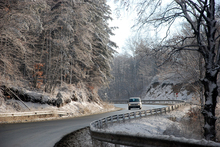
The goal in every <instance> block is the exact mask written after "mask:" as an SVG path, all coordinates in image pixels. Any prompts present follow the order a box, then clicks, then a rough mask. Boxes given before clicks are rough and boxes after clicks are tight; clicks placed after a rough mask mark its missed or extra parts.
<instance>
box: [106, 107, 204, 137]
mask: <svg viewBox="0 0 220 147" xmlns="http://www.w3.org/2000/svg"><path fill="white" fill-rule="evenodd" d="M190 109H191V110H192V107H190V106H187V107H183V108H180V109H178V110H176V111H173V112H170V113H167V114H163V115H156V116H149V117H146V118H141V119H138V120H131V121H129V122H126V123H121V124H114V125H112V126H110V127H108V128H106V129H105V131H107V132H112V133H123V134H132V135H140V136H150V135H173V136H175V137H185V138H189V139H192V138H193V139H202V130H201V128H202V124H200V123H201V122H200V119H197V120H196V121H195V120H193V119H192V118H190V117H189V115H188V113H189V112H190V111H189V110H190Z"/></svg>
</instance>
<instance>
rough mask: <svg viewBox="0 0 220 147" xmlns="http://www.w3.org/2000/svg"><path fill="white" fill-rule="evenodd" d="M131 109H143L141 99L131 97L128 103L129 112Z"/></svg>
mask: <svg viewBox="0 0 220 147" xmlns="http://www.w3.org/2000/svg"><path fill="white" fill-rule="evenodd" d="M131 108H139V109H141V108H142V103H141V98H139V97H131V98H129V101H128V110H131Z"/></svg>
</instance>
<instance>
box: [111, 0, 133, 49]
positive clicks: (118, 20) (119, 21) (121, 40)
mask: <svg viewBox="0 0 220 147" xmlns="http://www.w3.org/2000/svg"><path fill="white" fill-rule="evenodd" d="M108 5H110V7H111V9H112V15H111V17H112V18H113V20H112V21H109V25H110V27H118V29H116V30H114V31H113V32H114V34H115V35H114V36H111V40H112V41H114V42H116V43H117V45H118V46H119V48H118V49H117V51H118V52H119V53H121V52H122V48H123V46H125V42H126V39H128V38H129V37H130V36H131V35H132V32H131V27H132V25H133V21H132V19H134V15H133V16H132V15H131V14H129V12H123V11H121V16H120V17H118V16H117V13H116V11H115V8H116V7H117V6H116V4H115V3H114V0H108Z"/></svg>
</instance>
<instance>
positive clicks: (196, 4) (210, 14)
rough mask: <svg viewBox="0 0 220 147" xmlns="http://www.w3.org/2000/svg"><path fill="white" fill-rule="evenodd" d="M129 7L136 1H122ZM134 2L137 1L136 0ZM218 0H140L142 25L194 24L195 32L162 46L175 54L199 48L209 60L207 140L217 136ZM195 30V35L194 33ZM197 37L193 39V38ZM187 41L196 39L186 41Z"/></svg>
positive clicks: (138, 9) (206, 68)
mask: <svg viewBox="0 0 220 147" xmlns="http://www.w3.org/2000/svg"><path fill="white" fill-rule="evenodd" d="M121 2H122V3H123V4H125V6H127V7H129V6H130V5H131V4H133V3H135V2H134V1H132V0H131V1H128V2H127V1H126V3H124V1H123V0H122V1H121ZM132 2H133V3H132ZM216 2H217V1H215V0H173V1H171V2H167V3H166V6H164V5H163V3H164V1H162V0H140V1H136V4H137V5H136V6H137V7H136V8H137V11H138V22H137V26H138V27H139V28H146V27H147V26H148V25H149V24H151V25H154V26H155V27H161V26H163V25H166V26H168V27H167V28H168V31H167V34H168V33H169V31H170V29H172V27H174V26H172V24H174V22H175V21H183V20H185V21H186V22H187V23H188V24H189V25H190V27H191V31H192V33H190V34H189V35H188V36H181V37H179V39H178V41H177V42H176V43H175V44H174V43H172V42H171V43H170V44H165V45H161V47H160V48H159V50H163V51H164V50H166V51H168V52H169V54H168V55H169V57H171V56H172V55H173V54H174V53H175V52H178V51H180V50H190V51H197V52H199V53H200V54H201V55H202V57H203V59H204V61H205V76H204V78H203V79H201V81H202V83H203V85H204V89H205V92H204V95H205V105H204V108H203V110H202V114H203V116H204V121H205V125H204V136H205V138H206V139H207V140H215V137H216V132H215V122H216V117H215V108H216V102H217V101H216V98H217V96H218V91H217V88H218V85H217V83H216V82H217V75H218V73H219V69H220V45H219V42H220V39H219V32H217V25H216V24H218V23H219V21H216V10H215V9H216ZM191 34H192V35H191ZM192 40H193V41H192ZM185 42H192V44H188V43H187V44H186V43H185Z"/></svg>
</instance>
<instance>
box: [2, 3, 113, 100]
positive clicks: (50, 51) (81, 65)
mask: <svg viewBox="0 0 220 147" xmlns="http://www.w3.org/2000/svg"><path fill="white" fill-rule="evenodd" d="M110 14H111V12H110V8H109V6H108V5H107V4H106V1H105V0H101V1H100V0H99V1H91V0H87V1H85V0H3V1H0V51H1V52H0V74H1V77H3V78H1V80H2V81H4V80H5V79H6V78H7V79H10V80H13V79H14V80H15V79H16V80H21V79H25V80H26V83H28V84H29V86H30V87H34V88H38V89H42V90H45V91H46V92H51V91H53V90H54V89H55V88H56V87H57V86H62V85H63V83H68V84H73V85H77V86H78V87H80V85H81V86H82V85H83V86H84V87H86V88H87V91H90V93H92V94H94V93H96V92H97V91H94V89H95V90H97V89H98V88H99V87H100V86H101V85H104V84H106V83H108V80H107V79H108V77H110V76H111V74H110V62H111V60H112V57H113V53H114V50H113V48H114V47H116V44H115V43H114V42H112V41H111V40H110V35H113V33H112V28H109V27H108V23H107V21H108V20H109V19H111V17H110ZM96 98H97V99H98V96H97V97H96Z"/></svg>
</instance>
